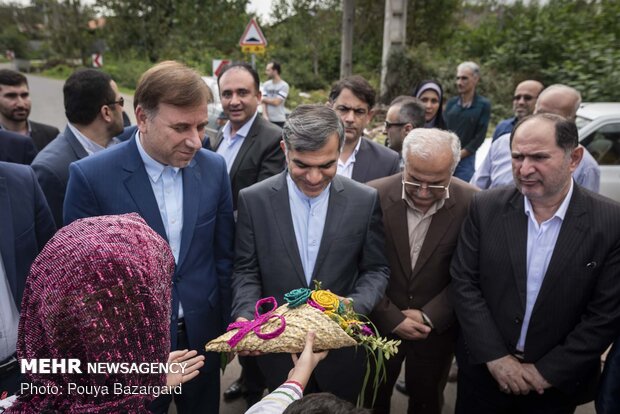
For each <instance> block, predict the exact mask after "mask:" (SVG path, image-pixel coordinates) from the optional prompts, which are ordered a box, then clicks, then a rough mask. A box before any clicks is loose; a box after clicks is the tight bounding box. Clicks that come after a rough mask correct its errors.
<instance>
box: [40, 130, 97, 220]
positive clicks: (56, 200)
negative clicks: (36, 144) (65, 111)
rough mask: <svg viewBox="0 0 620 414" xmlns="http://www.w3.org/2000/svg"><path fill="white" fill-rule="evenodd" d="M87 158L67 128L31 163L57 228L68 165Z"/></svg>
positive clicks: (67, 179) (60, 218) (67, 176)
mask: <svg viewBox="0 0 620 414" xmlns="http://www.w3.org/2000/svg"><path fill="white" fill-rule="evenodd" d="M87 156H88V153H87V152H86V150H85V149H84V147H83V146H82V144H80V142H79V141H78V139H77V138H76V137H75V135H74V134H73V132H71V130H70V129H69V127H67V128H65V130H64V132H63V133H62V134H60V135H58V137H57V138H56V139H55V140H53V141H52V142H51V143H50V144H49V145H48V146H46V147H45V148H44V149H43V150H42V151H40V152H39V153H38V154H37V156H36V158H35V159H34V161H33V162H32V169H33V170H34V172H35V174H36V175H37V180H39V185H40V186H41V189H42V190H43V194H45V198H46V199H47V203H48V204H49V206H50V209H51V210H52V215H53V216H54V221H55V222H56V227H57V228H60V227H62V206H63V204H64V201H65V192H66V190H67V181H69V164H71V163H72V162H73V161H77V160H81V159H82V158H85V157H87Z"/></svg>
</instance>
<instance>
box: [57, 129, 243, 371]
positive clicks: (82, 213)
mask: <svg viewBox="0 0 620 414" xmlns="http://www.w3.org/2000/svg"><path fill="white" fill-rule="evenodd" d="M135 140H136V138H135V137H133V138H131V139H130V140H129V141H126V142H123V143H120V144H118V145H115V146H114V147H111V148H109V149H107V150H106V151H102V152H100V153H98V154H95V155H93V156H90V157H87V158H84V159H82V160H80V161H77V162H75V163H73V164H71V166H70V167H69V183H68V186H67V194H66V197H65V205H64V219H65V224H69V223H70V222H72V221H74V220H76V219H78V218H82V217H91V216H98V215H105V214H123V213H131V212H135V213H138V214H140V215H141V216H142V217H143V218H144V220H145V221H146V222H147V223H148V224H149V226H151V228H153V230H155V231H156V232H157V233H159V235H160V236H162V237H163V238H165V239H166V240H167V236H166V230H165V227H164V224H163V222H162V218H161V215H160V213H159V207H158V205H157V201H156V199H155V195H154V194H153V190H152V187H151V183H150V181H149V177H148V175H147V173H146V169H145V168H144V163H143V161H142V158H141V157H140V153H139V152H138V148H137V144H136V141H135ZM102 172H105V174H102ZM233 237H234V222H233V215H232V202H231V195H230V183H229V180H228V174H227V173H226V165H225V163H224V160H223V158H222V157H220V156H218V155H216V154H213V153H211V152H209V151H206V150H200V151H199V152H198V153H197V154H196V156H195V157H194V159H193V160H192V162H191V163H190V165H189V166H187V167H185V168H183V229H182V231H181V248H180V252H179V259H178V263H177V264H176V269H175V273H174V275H173V278H172V285H173V286H172V315H171V324H170V331H171V340H172V349H175V348H176V338H177V323H176V322H177V315H178V310H179V300H180V301H181V303H182V304H183V311H184V318H185V324H186V326H187V335H188V339H189V344H190V346H191V348H192V349H203V348H204V345H205V344H206V343H207V342H208V341H209V340H211V339H213V338H215V337H217V336H218V335H220V334H221V333H223V332H224V329H225V327H226V326H227V324H228V322H229V318H230V295H231V291H230V274H231V271H232V259H233ZM205 363H206V366H207V369H209V370H211V369H217V367H218V366H219V358H217V357H209V358H207V361H205Z"/></svg>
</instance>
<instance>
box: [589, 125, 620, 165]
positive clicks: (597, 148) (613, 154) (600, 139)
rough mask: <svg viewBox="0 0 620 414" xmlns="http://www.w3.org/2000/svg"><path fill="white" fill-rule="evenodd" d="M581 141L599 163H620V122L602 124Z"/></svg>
mask: <svg viewBox="0 0 620 414" xmlns="http://www.w3.org/2000/svg"><path fill="white" fill-rule="evenodd" d="M581 143H582V144H583V145H584V146H585V147H586V148H587V149H588V151H589V152H590V154H592V156H593V157H594V159H595V160H596V161H597V162H598V163H599V165H620V123H618V122H616V123H610V124H606V125H603V126H601V127H600V128H599V129H597V130H596V131H594V132H592V133H591V134H590V135H588V136H587V137H585V138H584V139H582V140H581Z"/></svg>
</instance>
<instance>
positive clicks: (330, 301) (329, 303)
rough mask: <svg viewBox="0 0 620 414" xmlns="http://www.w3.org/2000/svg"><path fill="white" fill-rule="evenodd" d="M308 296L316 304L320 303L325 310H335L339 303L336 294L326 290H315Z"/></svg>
mask: <svg viewBox="0 0 620 414" xmlns="http://www.w3.org/2000/svg"><path fill="white" fill-rule="evenodd" d="M310 298H311V299H312V300H313V301H315V302H316V303H317V304H318V305H321V306H322V307H323V308H324V309H325V312H336V311H337V310H338V306H339V305H340V300H338V296H336V295H334V294H333V293H331V292H328V291H326V290H315V291H314V292H312V294H311V295H310Z"/></svg>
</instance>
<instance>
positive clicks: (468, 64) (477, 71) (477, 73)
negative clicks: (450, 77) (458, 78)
mask: <svg viewBox="0 0 620 414" xmlns="http://www.w3.org/2000/svg"><path fill="white" fill-rule="evenodd" d="M460 69H469V70H470V71H471V73H473V74H474V76H475V77H477V78H479V77H480V66H478V64H477V63H475V62H472V61H467V62H463V63H461V64H460V65H459V66H458V67H457V70H460Z"/></svg>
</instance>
